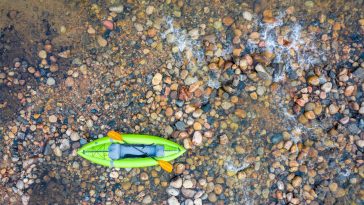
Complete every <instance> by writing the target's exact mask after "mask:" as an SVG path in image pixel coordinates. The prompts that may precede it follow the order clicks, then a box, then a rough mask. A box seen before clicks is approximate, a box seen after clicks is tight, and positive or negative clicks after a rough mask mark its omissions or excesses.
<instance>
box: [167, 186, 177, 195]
mask: <svg viewBox="0 0 364 205" xmlns="http://www.w3.org/2000/svg"><path fill="white" fill-rule="evenodd" d="M166 191H167V193H168V194H169V195H172V196H178V195H179V190H178V189H175V188H173V187H168V188H167V190H166Z"/></svg>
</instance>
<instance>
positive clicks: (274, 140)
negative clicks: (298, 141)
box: [270, 133, 283, 144]
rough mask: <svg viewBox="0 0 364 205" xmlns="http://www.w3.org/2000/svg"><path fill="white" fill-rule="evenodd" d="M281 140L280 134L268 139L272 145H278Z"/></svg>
mask: <svg viewBox="0 0 364 205" xmlns="http://www.w3.org/2000/svg"><path fill="white" fill-rule="evenodd" d="M282 140H283V135H282V133H276V134H274V135H272V137H271V138H270V141H271V142H272V143H273V144H277V143H279V142H280V141H282Z"/></svg>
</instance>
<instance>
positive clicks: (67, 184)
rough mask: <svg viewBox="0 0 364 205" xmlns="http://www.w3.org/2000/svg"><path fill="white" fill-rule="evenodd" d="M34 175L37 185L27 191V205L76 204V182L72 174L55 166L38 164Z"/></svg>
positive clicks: (77, 186)
mask: <svg viewBox="0 0 364 205" xmlns="http://www.w3.org/2000/svg"><path fill="white" fill-rule="evenodd" d="M36 173H40V174H39V175H38V174H37V175H38V177H37V178H38V179H40V182H39V183H35V184H34V185H33V186H31V187H30V188H29V189H28V193H29V196H30V197H29V203H28V204H29V205H30V204H31V205H49V204H62V205H71V204H78V202H79V200H78V198H79V197H78V191H79V190H80V186H79V184H77V183H76V182H77V180H76V179H74V176H73V175H72V173H68V171H67V170H66V169H64V168H61V167H59V166H57V165H45V164H40V166H39V168H38V170H37V171H36Z"/></svg>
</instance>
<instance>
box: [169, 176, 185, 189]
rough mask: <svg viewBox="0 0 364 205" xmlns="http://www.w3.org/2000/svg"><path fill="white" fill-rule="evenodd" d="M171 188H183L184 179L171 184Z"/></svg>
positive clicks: (178, 179)
mask: <svg viewBox="0 0 364 205" xmlns="http://www.w3.org/2000/svg"><path fill="white" fill-rule="evenodd" d="M170 185H171V187H174V188H177V189H179V188H181V187H182V178H180V177H178V178H177V179H176V180H174V181H172V182H171V183H170Z"/></svg>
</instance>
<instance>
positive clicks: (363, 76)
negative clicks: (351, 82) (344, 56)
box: [353, 68, 364, 80]
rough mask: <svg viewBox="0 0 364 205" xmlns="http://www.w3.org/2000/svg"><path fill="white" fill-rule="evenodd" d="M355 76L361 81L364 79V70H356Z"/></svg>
mask: <svg viewBox="0 0 364 205" xmlns="http://www.w3.org/2000/svg"><path fill="white" fill-rule="evenodd" d="M353 74H354V75H355V76H356V77H358V78H360V79H362V80H363V79H364V68H358V69H356V70H355V71H354V72H353Z"/></svg>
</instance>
